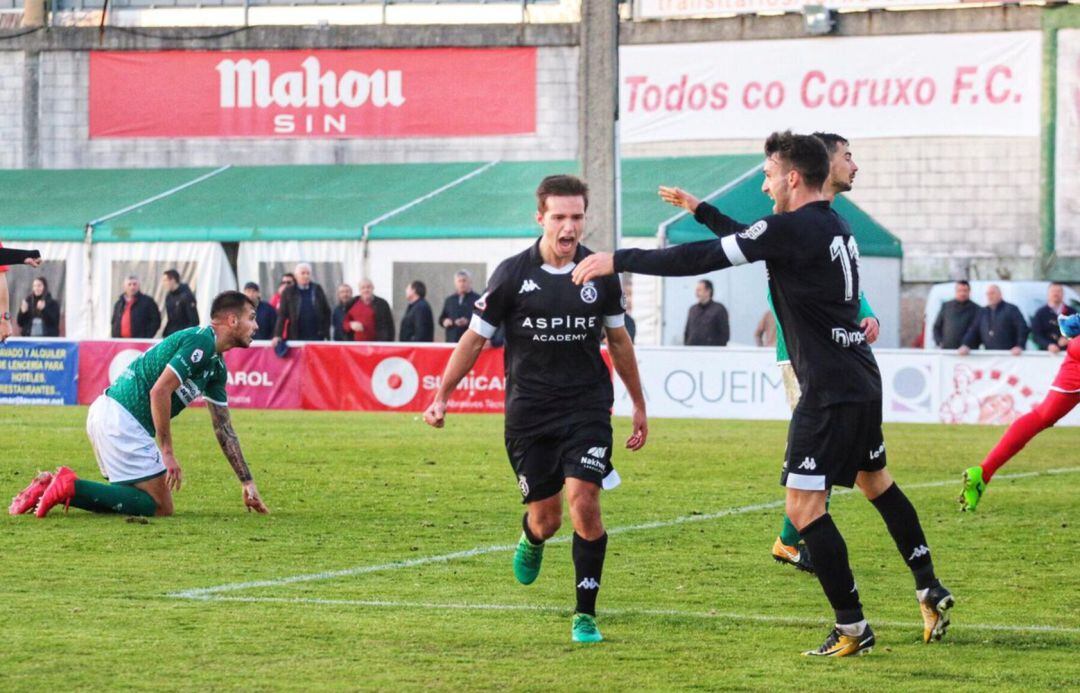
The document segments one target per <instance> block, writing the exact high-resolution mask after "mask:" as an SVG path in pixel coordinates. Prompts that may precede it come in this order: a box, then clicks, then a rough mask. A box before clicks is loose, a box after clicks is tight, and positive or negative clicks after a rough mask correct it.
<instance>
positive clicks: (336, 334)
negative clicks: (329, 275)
mask: <svg viewBox="0 0 1080 693" xmlns="http://www.w3.org/2000/svg"><path fill="white" fill-rule="evenodd" d="M337 300H338V303H337V305H336V306H334V311H333V312H332V313H331V314H330V339H332V340H333V341H335V342H348V341H350V340H351V339H352V338H351V337H349V333H348V330H346V329H345V325H344V324H343V323H344V321H345V313H347V312H349V309H350V308H352V305H353V303H355V302H356V297H354V296H353V293H352V287H351V286H349V285H348V284H344V283H342V284H341V285H339V286H338V288H337Z"/></svg>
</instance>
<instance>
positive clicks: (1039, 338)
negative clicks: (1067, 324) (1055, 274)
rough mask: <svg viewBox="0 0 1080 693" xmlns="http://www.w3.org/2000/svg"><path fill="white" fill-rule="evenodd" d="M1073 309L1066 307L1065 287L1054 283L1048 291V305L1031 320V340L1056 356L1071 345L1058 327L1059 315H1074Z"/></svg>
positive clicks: (1036, 312) (1039, 310)
mask: <svg viewBox="0 0 1080 693" xmlns="http://www.w3.org/2000/svg"><path fill="white" fill-rule="evenodd" d="M1075 312H1076V311H1074V310H1073V309H1072V308H1070V307H1068V306H1067V305H1065V287H1064V286H1062V285H1061V284H1059V283H1058V282H1054V283H1052V284H1051V285H1050V287H1049V288H1047V290H1046V305H1045V306H1043V307H1042V308H1040V309H1038V310H1037V311H1035V315H1033V316H1032V318H1031V338H1032V339H1033V340H1035V343H1036V344H1037V345H1038V346H1039V348H1040V349H1042V350H1043V351H1049V352H1050V353H1051V354H1056V353H1058V352H1059V351H1061V350H1062V349H1064V348H1065V345H1067V344H1068V343H1069V340H1068V338H1066V337H1062V336H1061V328H1059V327H1058V316H1059V315H1072V314H1073V313H1075Z"/></svg>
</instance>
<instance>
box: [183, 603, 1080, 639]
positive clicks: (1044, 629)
mask: <svg viewBox="0 0 1080 693" xmlns="http://www.w3.org/2000/svg"><path fill="white" fill-rule="evenodd" d="M198 600H199V601H206V602H242V603H248V604H263V603H270V604H316V605H321V606H358V607H369V608H387V609H420V610H428V611H532V612H549V613H566V614H569V613H570V611H571V610H570V609H569V608H568V607H565V606H546V605H537V604H480V603H468V602H456V603H455V602H451V603H437V602H414V601H392V600H384V599H319V598H314V597H220V596H206V597H200V598H198ZM603 614H604V615H605V616H659V617H675V618H694V619H717V620H725V621H754V622H758V623H778V624H784V625H797V626H825V625H830V624H829V621H828V620H826V619H820V618H801V617H798V616H768V615H762V614H740V613H735V612H730V611H682V610H679V609H604V610H603ZM874 625H875V626H884V627H887V628H920V627H922V624H921V623H914V622H908V621H879V620H876V619H875V620H874ZM949 627H950V628H952V629H957V628H958V629H960V630H983V631H998V632H1010V633H1011V632H1019V633H1061V634H1067V635H1080V628H1073V627H1069V626H1045V625H1031V626H1010V625H1005V624H1001V623H964V624H959V625H958V624H956V623H953V624H951V625H950V626H949Z"/></svg>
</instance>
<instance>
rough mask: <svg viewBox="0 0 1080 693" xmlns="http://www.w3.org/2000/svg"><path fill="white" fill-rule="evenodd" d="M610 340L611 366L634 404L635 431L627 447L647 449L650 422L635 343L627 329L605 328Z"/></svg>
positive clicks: (631, 434)
mask: <svg viewBox="0 0 1080 693" xmlns="http://www.w3.org/2000/svg"><path fill="white" fill-rule="evenodd" d="M605 330H606V332H607V339H608V352H609V353H610V354H611V364H612V365H613V366H615V372H616V373H618V374H619V378H620V379H621V380H622V381H623V385H625V386H626V391H627V392H628V393H630V401H631V403H632V404H633V410H632V413H631V417H632V419H633V427H634V430H633V431H632V432H631V433H630V437H629V438H627V439H626V447H627V449H629V450H640V449H641V448H643V447H645V440H646V439H647V438H648V437H649V422H648V419H647V418H646V415H645V395H644V393H643V391H642V389H641V376H640V374H639V373H638V367H637V358H636V357H635V356H634V343H633V342H632V341H631V340H630V334H629V333H628V332H627V331H626V328H625V327H615V328H605Z"/></svg>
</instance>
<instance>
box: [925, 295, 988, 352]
mask: <svg viewBox="0 0 1080 693" xmlns="http://www.w3.org/2000/svg"><path fill="white" fill-rule="evenodd" d="M978 312H979V306H978V305H977V304H976V303H975V301H972V300H971V284H968V283H967V282H966V281H964V280H963V279H961V280H960V281H958V282H956V293H955V298H954V299H953V300H951V301H946V302H945V303H942V304H941V310H940V311H938V314H937V319H936V320H934V344H936V345H937V347H938V349H956V348H958V347H959V346H960V345H961V344H963V343H964V337H965V336H967V332H968V329H969V328H970V327H971V323H972V322H974V321H975V315H976V314H977V313H978Z"/></svg>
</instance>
